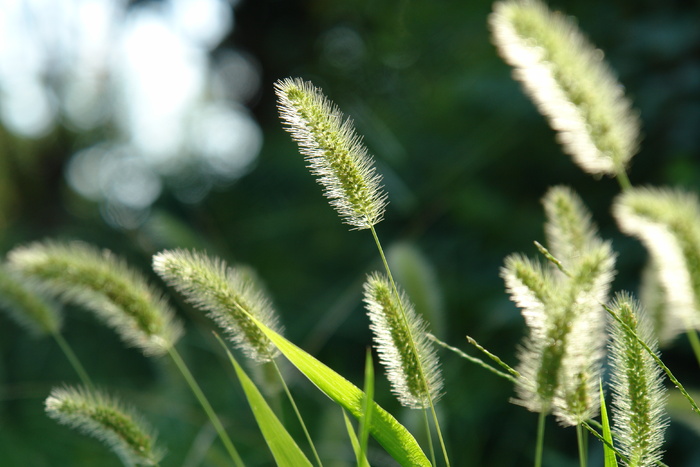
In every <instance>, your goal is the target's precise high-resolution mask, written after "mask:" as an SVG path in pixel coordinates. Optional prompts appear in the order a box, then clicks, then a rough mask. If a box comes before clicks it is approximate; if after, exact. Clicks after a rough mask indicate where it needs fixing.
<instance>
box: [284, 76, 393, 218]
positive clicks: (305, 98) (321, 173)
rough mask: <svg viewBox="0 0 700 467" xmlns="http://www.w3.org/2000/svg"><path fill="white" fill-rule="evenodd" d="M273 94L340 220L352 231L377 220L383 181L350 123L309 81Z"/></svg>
mask: <svg viewBox="0 0 700 467" xmlns="http://www.w3.org/2000/svg"><path fill="white" fill-rule="evenodd" d="M275 92H276V93H277V98H278V103H279V105H278V107H279V112H280V116H281V118H282V120H283V121H284V123H285V124H286V129H287V131H288V132H289V133H290V134H291V135H292V138H293V139H294V140H295V141H296V142H297V143H298V144H299V149H300V151H301V153H302V154H303V155H304V156H305V157H306V161H307V163H308V166H309V168H310V169H311V172H312V173H313V174H314V175H316V176H317V177H318V182H319V183H320V184H321V185H323V187H324V188H325V191H324V194H325V195H326V196H327V197H328V199H329V200H330V204H331V206H333V207H334V208H335V210H336V211H337V212H338V214H340V217H341V218H342V219H343V221H344V222H345V223H346V224H349V225H351V226H353V227H354V228H356V229H368V228H370V227H372V226H374V225H375V224H377V223H378V222H380V221H381V220H382V217H383V216H384V209H385V207H386V204H387V200H386V194H384V193H383V192H382V189H381V180H382V179H381V176H380V175H379V174H377V173H376V170H375V168H374V166H373V161H372V157H371V156H370V155H369V154H368V153H367V149H366V148H365V147H364V145H363V144H362V138H361V137H359V136H358V135H357V133H356V132H355V129H354V127H353V124H352V121H351V120H349V119H347V120H345V119H344V117H343V114H342V113H341V112H340V110H339V109H338V108H337V107H336V106H335V105H334V104H333V103H332V102H330V101H329V100H328V99H327V98H326V97H325V96H324V95H323V93H322V92H321V90H320V89H318V88H316V87H314V85H313V84H311V83H310V82H308V81H306V82H304V81H302V80H300V79H291V78H287V79H285V80H281V81H278V82H277V83H275Z"/></svg>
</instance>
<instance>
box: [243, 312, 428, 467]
mask: <svg viewBox="0 0 700 467" xmlns="http://www.w3.org/2000/svg"><path fill="white" fill-rule="evenodd" d="M251 319H252V320H253V321H255V323H256V324H257V325H258V326H259V327H260V329H261V330H262V331H263V332H264V333H265V335H267V337H268V338H269V339H270V340H271V341H272V342H274V343H275V345H276V346H277V348H278V349H279V350H280V352H282V354H283V355H284V356H285V357H287V359H288V360H289V361H290V362H291V363H292V364H293V365H294V366H295V367H297V369H299V371H301V372H302V373H303V374H304V376H306V377H307V378H308V379H309V381H311V382H312V383H313V384H314V385H316V387H317V388H319V390H320V391H321V392H323V393H324V394H326V395H327V396H328V397H329V398H330V399H331V400H333V401H335V402H336V403H337V404H338V405H340V406H341V407H343V408H344V409H345V410H347V411H348V412H349V413H350V414H352V415H353V416H354V417H355V418H357V419H358V420H359V419H360V418H361V417H362V415H363V408H362V404H363V401H364V400H365V394H364V393H363V392H362V390H361V389H359V388H358V387H357V386H355V385H354V384H352V383H350V382H349V381H348V380H346V379H345V378H343V377H342V376H341V375H339V374H338V373H336V372H335V371H333V370H332V369H330V368H329V367H327V366H326V365H324V364H323V363H321V362H320V361H319V360H317V359H316V358H315V357H313V356H311V355H310V354H309V353H307V352H305V351H303V350H302V349H300V348H299V347H297V346H296V345H294V344H292V343H291V342H289V341H288V340H287V339H285V338H284V337H282V336H281V335H279V334H277V333H276V332H275V331H273V330H272V329H270V328H268V327H267V326H265V325H264V324H263V323H261V322H260V321H258V320H256V319H255V318H251ZM372 407H373V409H372V420H371V424H370V428H369V432H370V434H371V435H372V437H373V438H374V439H375V440H377V442H379V444H381V445H382V446H383V447H384V449H385V450H386V451H387V453H389V455H390V456H391V457H393V458H394V459H395V460H396V461H397V462H398V463H399V464H401V465H402V466H404V467H410V466H429V465H430V461H429V460H428V458H427V457H426V456H425V453H424V452H423V450H422V449H421V447H420V446H419V445H418V442H417V441H416V439H415V438H414V437H413V435H411V433H410V432H409V431H408V430H407V429H406V428H405V427H404V426H403V425H401V424H400V423H399V422H398V421H397V420H396V419H395V418H394V417H393V416H392V415H391V414H389V413H388V412H387V411H386V410H384V409H383V408H382V407H380V406H379V405H378V404H377V403H376V402H375V403H373V404H372Z"/></svg>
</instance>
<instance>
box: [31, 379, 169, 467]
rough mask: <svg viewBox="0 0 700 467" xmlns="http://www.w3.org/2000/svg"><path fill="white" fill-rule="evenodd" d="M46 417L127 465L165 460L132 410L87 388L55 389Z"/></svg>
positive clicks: (153, 439) (147, 428)
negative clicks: (103, 446) (102, 445)
mask: <svg viewBox="0 0 700 467" xmlns="http://www.w3.org/2000/svg"><path fill="white" fill-rule="evenodd" d="M45 406H46V413H47V415H48V416H49V417H51V418H53V419H54V420H56V421H58V423H60V424H62V425H67V426H69V427H70V428H73V429H76V430H78V431H79V432H81V433H83V434H85V435H87V436H92V437H94V438H97V439H99V440H100V441H102V442H103V443H105V444H106V445H107V446H108V447H109V448H110V449H112V450H113V451H114V452H115V454H117V456H119V458H120V459H121V460H122V462H123V463H124V464H125V465H129V466H131V465H157V464H158V462H159V461H160V459H161V458H162V457H163V453H162V451H161V450H160V449H159V448H157V447H156V446H155V438H156V437H155V434H154V432H153V430H152V429H151V428H150V427H148V426H147V425H146V423H145V422H144V421H143V420H142V419H141V417H139V416H138V415H136V414H135V413H134V411H133V409H128V408H125V407H124V406H123V405H122V404H121V403H120V402H118V401H117V400H116V399H114V398H113V397H110V396H107V395H106V394H104V393H102V392H99V391H91V390H88V389H86V388H77V389H76V388H70V387H65V388H54V389H53V390H52V391H51V395H50V396H49V397H48V398H47V399H46V403H45Z"/></svg>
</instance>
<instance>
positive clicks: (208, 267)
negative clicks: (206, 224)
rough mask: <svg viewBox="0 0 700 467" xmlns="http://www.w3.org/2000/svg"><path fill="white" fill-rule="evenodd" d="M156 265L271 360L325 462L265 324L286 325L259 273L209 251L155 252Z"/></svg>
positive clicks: (243, 346) (249, 350)
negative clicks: (262, 326) (279, 361)
mask: <svg viewBox="0 0 700 467" xmlns="http://www.w3.org/2000/svg"><path fill="white" fill-rule="evenodd" d="M153 269H154V270H155V271H156V273H158V275H160V276H161V277H162V278H163V280H165V281H166V282H167V283H168V284H169V285H170V286H172V287H173V288H174V289H175V290H177V291H178V292H180V293H181V294H182V295H183V296H185V298H186V300H187V301H188V302H189V303H191V304H192V305H193V306H195V307H196V308H198V309H200V310H203V311H205V312H207V314H208V316H209V317H210V318H211V319H212V320H213V321H214V322H216V323H217V324H218V325H219V326H220V327H221V328H222V329H223V330H224V331H225V332H226V335H227V337H228V339H229V340H230V341H231V342H233V344H234V345H235V346H236V347H237V348H239V349H240V350H241V351H242V352H243V353H244V354H245V355H247V356H248V357H249V358H251V359H252V360H254V361H256V362H259V363H271V364H272V365H273V367H274V369H275V371H276V373H277V376H278V377H279V380H280V382H281V384H282V386H283V388H284V390H285V392H286V394H287V398H288V399H289V401H290V403H291V404H292V407H293V409H294V412H295V414H296V416H297V419H298V420H299V423H300V424H301V426H302V429H303V431H304V434H305V435H306V438H307V440H308V442H309V444H310V446H311V449H312V451H313V453H314V457H315V459H316V462H317V464H318V465H322V462H321V459H320V457H319V455H318V452H317V450H316V447H315V445H314V442H313V440H312V439H311V435H310V434H309V431H308V429H307V427H306V424H305V423H304V420H303V418H302V416H301V413H300V412H299V409H298V408H297V405H296V402H295V401H294V398H293V397H292V394H291V392H290V391H289V388H288V387H287V384H286V382H285V380H284V377H283V376H282V373H281V371H280V369H279V367H278V366H277V363H276V362H275V357H276V356H277V355H279V351H278V350H277V347H276V346H275V344H274V343H272V341H271V340H270V339H269V338H268V337H267V336H266V334H265V333H264V332H263V331H262V330H261V327H260V323H262V324H263V325H264V326H265V327H267V328H268V329H270V330H271V331H273V332H275V333H277V334H280V333H281V332H282V326H281V325H280V324H279V318H278V316H277V313H276V312H275V311H274V308H273V306H272V302H271V300H270V299H269V298H268V297H267V295H266V293H265V292H264V290H263V288H262V286H261V285H260V284H259V282H258V280H257V279H256V278H255V277H256V276H255V274H254V273H253V272H252V271H251V270H250V269H249V268H247V267H244V266H237V267H229V266H228V265H227V264H226V263H225V262H224V261H222V260H220V259H218V258H210V257H208V256H207V255H205V254H202V253H198V252H193V251H186V250H173V251H163V252H161V253H158V254H157V255H155V256H154V257H153Z"/></svg>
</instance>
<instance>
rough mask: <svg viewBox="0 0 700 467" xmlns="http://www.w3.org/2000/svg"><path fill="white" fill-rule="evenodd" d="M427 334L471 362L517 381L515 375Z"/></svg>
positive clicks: (437, 342) (509, 379)
mask: <svg viewBox="0 0 700 467" xmlns="http://www.w3.org/2000/svg"><path fill="white" fill-rule="evenodd" d="M427 336H428V339H430V340H431V341H433V342H435V343H436V344H437V345H439V346H441V347H444V348H446V349H447V350H451V351H452V352H454V353H456V354H457V355H459V356H460V357H462V358H464V359H466V360H469V361H470V362H472V363H474V364H476V365H479V366H480V367H482V368H483V369H485V370H488V371H490V372H491V373H493V374H496V375H498V376H500V377H501V378H505V379H507V380H508V381H510V382H511V383H515V376H511V375H509V374H508V373H504V372H502V371H499V370H497V369H495V368H494V367H492V366H491V365H489V364H487V363H486V362H485V361H483V360H481V359H480V358H476V357H472V356H471V355H468V354H466V353H464V352H463V351H462V350H460V349H458V348H457V347H453V346H451V345H449V344H447V343H445V342H443V341H441V340H440V339H438V338H437V337H435V336H434V335H432V334H430V333H428V334H427ZM468 339H470V337H469V336H467V340H468ZM470 342H471V341H470ZM474 342H476V341H474ZM482 349H483V347H482ZM483 351H486V349H483ZM486 352H487V351H486ZM491 355H493V354H491ZM494 356H495V355H494ZM496 358H498V357H496ZM499 360H500V359H499ZM504 365H505V363H504ZM508 368H510V367H508ZM511 370H512V371H515V370H513V369H512V368H511ZM515 373H516V374H518V375H519V373H518V372H517V371H515Z"/></svg>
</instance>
